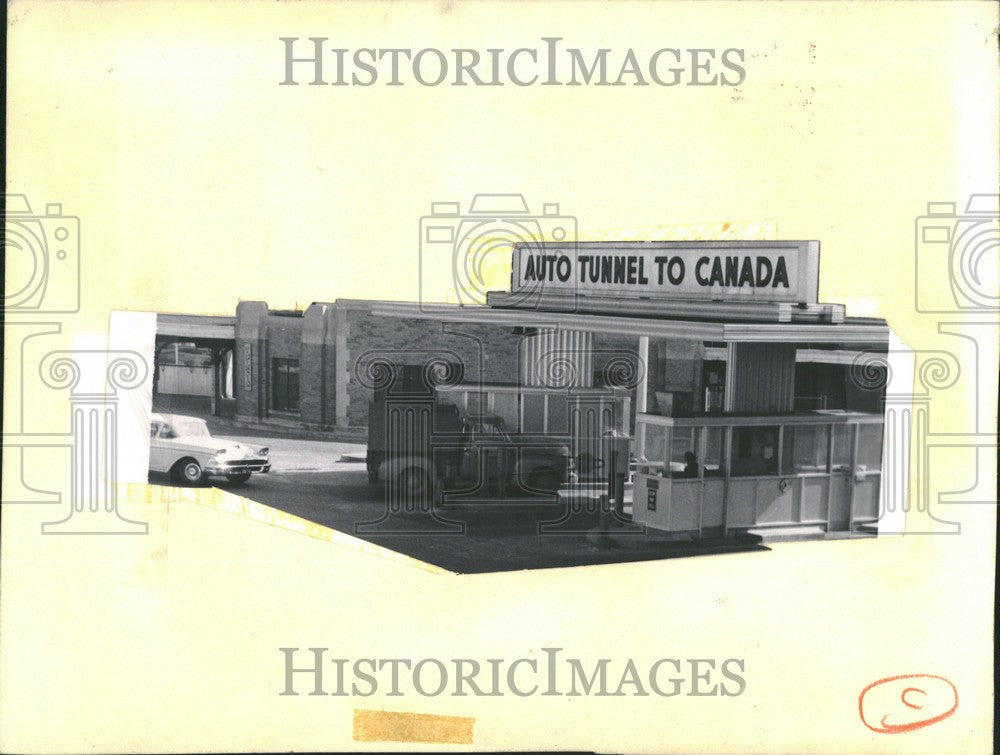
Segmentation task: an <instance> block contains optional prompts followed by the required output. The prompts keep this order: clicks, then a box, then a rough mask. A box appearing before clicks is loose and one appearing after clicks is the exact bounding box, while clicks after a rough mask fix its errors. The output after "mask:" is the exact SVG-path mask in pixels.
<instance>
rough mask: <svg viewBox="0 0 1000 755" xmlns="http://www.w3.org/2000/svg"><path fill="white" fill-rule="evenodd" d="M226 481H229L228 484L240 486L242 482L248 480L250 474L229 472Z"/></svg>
mask: <svg viewBox="0 0 1000 755" xmlns="http://www.w3.org/2000/svg"><path fill="white" fill-rule="evenodd" d="M226 479H227V480H229V481H230V482H233V483H236V484H237V485H241V484H243V483H244V482H246V481H247V480H249V479H250V473H249V472H231V473H230V474H227V475H226Z"/></svg>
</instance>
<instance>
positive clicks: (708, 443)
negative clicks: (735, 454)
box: [702, 427, 726, 477]
mask: <svg viewBox="0 0 1000 755" xmlns="http://www.w3.org/2000/svg"><path fill="white" fill-rule="evenodd" d="M704 432H705V459H704V462H703V464H702V466H703V467H704V471H705V477H722V476H723V475H724V474H725V469H726V459H725V450H726V447H725V443H724V442H723V440H724V439H725V432H726V428H724V427H706V428H705V429H704Z"/></svg>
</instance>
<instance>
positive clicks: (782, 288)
mask: <svg viewBox="0 0 1000 755" xmlns="http://www.w3.org/2000/svg"><path fill="white" fill-rule="evenodd" d="M818 288H819V242H818V241H727V242H721V241H705V242H683V241H662V242H639V243H635V242H631V243H630V242H609V243H603V242H580V243H576V244H573V243H560V244H555V243H550V242H546V243H542V244H522V245H518V246H516V247H515V248H514V258H513V291H515V292H518V291H533V292H539V293H542V294H545V293H553V294H571V293H576V294H594V295H601V294H604V295H626V296H638V297H650V298H672V299H673V298H676V299H695V300H709V301H718V300H732V299H752V300H754V301H762V302H763V301H766V302H802V303H807V304H814V303H816V301H817V296H818Z"/></svg>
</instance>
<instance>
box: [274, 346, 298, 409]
mask: <svg viewBox="0 0 1000 755" xmlns="http://www.w3.org/2000/svg"><path fill="white" fill-rule="evenodd" d="M271 408H272V409H275V410H276V411H280V412H297V411H298V410H299V360H298V359H272V360H271Z"/></svg>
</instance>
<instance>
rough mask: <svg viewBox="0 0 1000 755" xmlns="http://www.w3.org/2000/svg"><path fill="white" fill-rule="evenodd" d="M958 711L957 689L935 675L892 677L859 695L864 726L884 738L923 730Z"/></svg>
mask: <svg viewBox="0 0 1000 755" xmlns="http://www.w3.org/2000/svg"><path fill="white" fill-rule="evenodd" d="M903 706H905V707H903ZM957 708H958V690H957V689H956V688H955V685H954V684H952V683H951V682H950V681H949V680H947V679H945V678H944V677H943V676H936V675H935V674H903V675H901V676H890V677H887V678H885V679H879V680H878V681H876V682H872V683H871V684H869V685H868V686H867V687H865V688H864V689H863V690H861V694H860V695H858V713H859V714H860V716H861V722H862V723H863V724H864V725H865V726H867V727H868V728H869V729H871V730H872V731H877V732H878V733H880V734H901V733H903V732H904V731H913V730H914V729H922V728H923V727H925V726H930V725H931V724H936V723H937V722H938V721H943V720H944V719H946V718H948V716H950V715H951V714H952V713H954V712H955V710H956V709H957ZM912 711H920V712H919V713H916V714H915V713H912ZM890 719H891V720H890Z"/></svg>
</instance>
